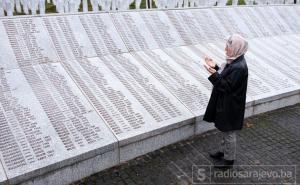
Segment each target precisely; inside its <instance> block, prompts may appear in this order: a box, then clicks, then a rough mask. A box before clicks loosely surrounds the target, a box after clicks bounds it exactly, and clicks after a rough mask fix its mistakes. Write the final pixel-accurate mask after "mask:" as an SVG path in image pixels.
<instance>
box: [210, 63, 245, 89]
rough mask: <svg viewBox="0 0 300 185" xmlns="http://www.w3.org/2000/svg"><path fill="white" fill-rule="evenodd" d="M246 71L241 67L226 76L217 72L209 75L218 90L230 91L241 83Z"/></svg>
mask: <svg viewBox="0 0 300 185" xmlns="http://www.w3.org/2000/svg"><path fill="white" fill-rule="evenodd" d="M244 73H245V72H244V70H243V69H241V68H237V69H234V70H232V72H231V73H230V74H228V75H226V76H223V75H222V74H219V73H217V72H215V73H213V74H212V75H210V76H209V77H208V80H209V81H210V82H211V83H212V84H213V86H214V87H215V88H216V89H217V90H219V91H222V92H225V93H230V92H232V91H233V90H235V89H236V88H237V87H238V86H239V85H240V84H241V82H242V79H243V76H244Z"/></svg>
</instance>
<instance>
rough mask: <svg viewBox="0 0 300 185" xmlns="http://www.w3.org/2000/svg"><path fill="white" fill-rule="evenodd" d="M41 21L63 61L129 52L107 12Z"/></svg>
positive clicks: (47, 18)
mask: <svg viewBox="0 0 300 185" xmlns="http://www.w3.org/2000/svg"><path fill="white" fill-rule="evenodd" d="M42 19H43V23H44V24H45V26H46V27H47V32H48V34H49V35H50V37H51V38H52V42H53V45H54V46H55V48H56V50H57V52H58V56H59V58H60V60H66V59H75V58H83V57H95V56H102V55H108V54H118V53H123V52H127V49H126V46H125V45H124V43H123V41H122V39H121V37H120V36H119V35H118V33H117V31H116V29H115V27H114V24H113V21H112V19H111V18H110V16H109V14H108V13H99V14H80V15H68V16H51V17H43V18H42Z"/></svg>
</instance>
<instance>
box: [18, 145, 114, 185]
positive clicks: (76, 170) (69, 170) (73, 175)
mask: <svg viewBox="0 0 300 185" xmlns="http://www.w3.org/2000/svg"><path fill="white" fill-rule="evenodd" d="M116 161H119V152H118V151H115V150H112V151H109V152H106V153H103V154H100V155H97V156H95V157H92V158H89V159H86V160H84V161H80V162H77V163H74V164H72V165H69V166H65V167H62V168H60V169H57V170H55V171H51V172H49V173H46V174H43V175H41V176H38V177H36V178H34V179H31V180H28V181H25V182H22V183H21V184H20V185H54V184H55V185H68V184H71V183H72V182H74V181H77V180H81V179H82V178H83V177H88V176H90V175H92V174H95V173H97V172H100V171H102V170H105V169H107V168H110V167H112V166H115V165H117V163H116Z"/></svg>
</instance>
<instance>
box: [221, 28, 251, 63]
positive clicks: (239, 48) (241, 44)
mask: <svg viewBox="0 0 300 185" xmlns="http://www.w3.org/2000/svg"><path fill="white" fill-rule="evenodd" d="M226 47H228V48H230V49H231V50H232V56H226V60H227V63H231V62H232V61H233V60H235V59H236V58H238V57H239V56H241V55H243V54H245V53H246V52H247V50H248V42H247V41H246V40H245V38H244V37H242V36H241V35H238V34H233V35H231V36H230V37H229V38H228V40H227V43H226Z"/></svg>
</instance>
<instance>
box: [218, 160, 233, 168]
mask: <svg viewBox="0 0 300 185" xmlns="http://www.w3.org/2000/svg"><path fill="white" fill-rule="evenodd" d="M233 163H234V160H226V159H222V160H221V161H218V162H217V163H215V165H214V167H215V168H218V169H221V170H227V169H230V168H232V167H233Z"/></svg>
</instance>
